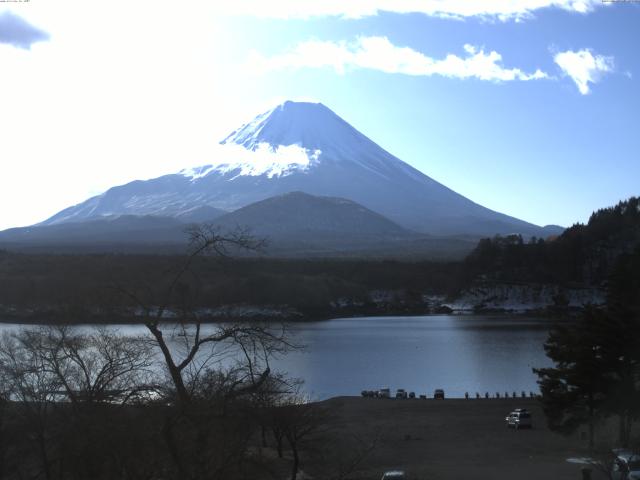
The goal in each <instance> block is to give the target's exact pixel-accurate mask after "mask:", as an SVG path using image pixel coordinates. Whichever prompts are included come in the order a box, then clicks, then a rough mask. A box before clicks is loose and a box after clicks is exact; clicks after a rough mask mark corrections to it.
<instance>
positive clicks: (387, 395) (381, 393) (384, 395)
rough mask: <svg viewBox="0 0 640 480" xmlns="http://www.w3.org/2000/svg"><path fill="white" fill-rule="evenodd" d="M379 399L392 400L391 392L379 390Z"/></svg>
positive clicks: (385, 389) (383, 389)
mask: <svg viewBox="0 0 640 480" xmlns="http://www.w3.org/2000/svg"><path fill="white" fill-rule="evenodd" d="M378 397H380V398H391V390H390V389H388V388H381V389H380V390H378Z"/></svg>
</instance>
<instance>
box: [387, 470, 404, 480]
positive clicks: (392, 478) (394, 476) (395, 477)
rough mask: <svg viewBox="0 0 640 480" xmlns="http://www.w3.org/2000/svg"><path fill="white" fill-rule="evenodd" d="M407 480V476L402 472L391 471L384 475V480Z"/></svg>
mask: <svg viewBox="0 0 640 480" xmlns="http://www.w3.org/2000/svg"><path fill="white" fill-rule="evenodd" d="M406 478H407V476H406V475H405V473H404V472H403V471H402V470H391V471H389V472H384V474H383V475H382V480H405V479H406Z"/></svg>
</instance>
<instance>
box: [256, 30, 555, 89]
mask: <svg viewBox="0 0 640 480" xmlns="http://www.w3.org/2000/svg"><path fill="white" fill-rule="evenodd" d="M464 50H465V55H464V56H462V57H461V56H458V55H454V54H449V55H447V56H446V57H444V58H442V59H434V58H431V57H428V56H426V55H424V54H423V53H421V52H418V51H416V50H414V49H412V48H409V47H398V46H395V45H393V44H392V43H391V42H390V41H389V39H388V38H387V37H359V38H358V39H357V40H356V41H354V42H350V43H347V42H330V41H318V40H311V41H307V42H302V43H299V44H298V45H297V46H296V47H294V48H293V50H291V51H289V52H287V53H283V54H280V55H275V56H272V57H265V56H263V55H261V54H260V53H258V52H255V51H254V52H252V53H251V54H250V57H249V61H248V68H249V69H250V70H252V71H253V72H254V73H263V72H268V71H271V70H281V69H287V68H293V69H297V68H323V67H325V68H326V67H329V68H333V69H334V70H335V71H336V72H337V73H339V74H343V73H345V72H346V71H348V70H351V69H369V70H378V71H381V72H386V73H398V74H404V75H415V76H431V75H440V76H444V77H454V78H476V79H479V80H489V81H496V82H501V81H511V80H539V79H543V78H548V75H547V74H546V73H545V72H543V71H541V70H536V71H535V72H533V73H526V72H523V71H522V70H520V69H519V68H506V67H504V66H503V65H502V55H500V54H499V53H498V52H496V51H493V50H492V51H490V52H486V51H485V50H484V49H482V48H478V47H475V46H473V45H465V46H464Z"/></svg>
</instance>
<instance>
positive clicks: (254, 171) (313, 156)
mask: <svg viewBox="0 0 640 480" xmlns="http://www.w3.org/2000/svg"><path fill="white" fill-rule="evenodd" d="M321 153H322V152H321V151H320V150H315V151H311V150H308V149H306V148H303V147H300V146H298V145H276V146H272V145H270V144H268V143H266V142H261V143H257V144H256V145H255V148H253V149H252V150H247V149H246V148H243V147H241V146H240V145H235V144H229V145H221V146H220V148H219V149H218V152H217V155H219V156H220V158H223V159H224V160H223V161H222V162H221V163H219V164H216V165H204V166H201V167H196V168H188V169H184V170H181V171H180V174H181V175H183V176H185V177H186V178H188V179H190V180H191V181H195V180H198V179H200V178H202V177H206V176H207V175H209V174H211V173H213V174H219V175H225V174H227V173H229V172H234V176H232V177H231V178H230V179H229V180H234V179H235V178H236V177H239V176H251V177H258V176H261V175H266V176H267V178H273V177H286V176H287V175H290V174H292V173H294V172H305V171H307V170H308V169H309V168H310V167H311V166H313V165H314V164H316V163H317V162H318V161H319V157H320V154H321Z"/></svg>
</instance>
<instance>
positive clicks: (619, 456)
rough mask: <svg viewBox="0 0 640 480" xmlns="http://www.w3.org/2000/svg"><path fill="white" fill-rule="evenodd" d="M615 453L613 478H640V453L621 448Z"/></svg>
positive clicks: (629, 479)
mask: <svg viewBox="0 0 640 480" xmlns="http://www.w3.org/2000/svg"><path fill="white" fill-rule="evenodd" d="M613 453H614V454H615V456H616V459H615V460H614V462H613V472H611V473H612V475H611V478H613V480H640V455H638V454H637V453H633V452H631V451H629V450H624V449H619V450H614V451H613Z"/></svg>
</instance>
